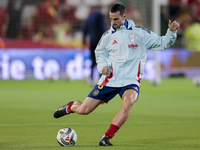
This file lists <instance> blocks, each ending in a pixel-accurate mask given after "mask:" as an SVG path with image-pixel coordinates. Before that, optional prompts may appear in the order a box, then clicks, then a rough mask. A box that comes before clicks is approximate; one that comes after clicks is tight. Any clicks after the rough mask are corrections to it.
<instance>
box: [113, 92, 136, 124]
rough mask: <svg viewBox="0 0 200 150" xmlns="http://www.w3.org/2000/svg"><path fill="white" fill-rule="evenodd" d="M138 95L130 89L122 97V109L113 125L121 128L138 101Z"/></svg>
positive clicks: (114, 119)
mask: <svg viewBox="0 0 200 150" xmlns="http://www.w3.org/2000/svg"><path fill="white" fill-rule="evenodd" d="M137 98H138V93H137V92H136V91H135V90H132V89H128V90H126V91H125V92H124V94H123V96H122V100H123V104H122V108H121V109H120V110H119V111H118V113H117V114H116V115H115V117H114V118H113V120H112V124H114V125H116V126H118V127H121V126H122V125H123V124H124V123H125V122H126V120H127V119H128V117H129V114H130V112H131V108H132V106H133V104H134V103H135V102H136V101H137Z"/></svg>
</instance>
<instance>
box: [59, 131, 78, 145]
mask: <svg viewBox="0 0 200 150" xmlns="http://www.w3.org/2000/svg"><path fill="white" fill-rule="evenodd" d="M56 139H57V141H58V143H59V144H60V145H61V146H73V145H74V144H75V143H76V141H77V134H76V132H75V131H74V130H73V129H72V128H63V129H60V130H59V131H58V134H57V137H56Z"/></svg>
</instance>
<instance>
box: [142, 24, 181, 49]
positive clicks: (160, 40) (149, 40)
mask: <svg viewBox="0 0 200 150" xmlns="http://www.w3.org/2000/svg"><path fill="white" fill-rule="evenodd" d="M168 27H169V28H168V30H167V32H166V34H165V36H158V35H157V34H155V33H154V32H152V31H151V32H150V33H149V34H148V33H144V34H145V35H144V39H145V43H146V47H147V49H150V50H164V49H166V48H169V47H170V46H172V45H173V44H174V43H175V41H176V38H177V29H178V28H179V27H180V25H179V23H178V22H177V21H173V22H171V20H169V24H168Z"/></svg>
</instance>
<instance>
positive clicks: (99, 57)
mask: <svg viewBox="0 0 200 150" xmlns="http://www.w3.org/2000/svg"><path fill="white" fill-rule="evenodd" d="M109 16H110V21H111V27H110V29H109V30H108V31H106V32H105V33H104V34H103V35H102V38H101V39H100V41H99V43H98V46H97V48H96V50H95V55H96V61H97V68H98V71H99V72H100V73H101V74H102V76H101V78H100V79H99V82H98V84H97V85H96V86H95V87H94V89H93V90H92V91H91V93H90V94H89V95H88V96H87V97H86V99H85V100H84V102H83V103H82V102H81V101H75V102H69V103H68V104H66V105H64V106H61V107H59V108H58V109H57V110H56V111H55V113H54V117H55V118H59V117H61V116H64V115H67V114H71V113H77V114H80V115H87V114H89V113H91V112H92V111H93V110H94V109H95V108H96V107H97V106H98V105H99V104H101V103H108V102H109V100H111V99H112V98H113V97H115V95H117V94H119V95H120V97H121V98H122V101H123V103H122V108H121V109H120V110H119V111H118V112H117V114H116V115H115V116H114V118H113V120H112V122H111V125H110V127H109V129H108V130H107V131H106V132H105V134H104V136H103V137H102V139H101V140H100V142H99V145H100V146H113V144H111V143H110V139H111V138H113V137H114V135H115V133H116V132H117V131H118V130H119V129H120V127H121V126H122V125H123V124H124V123H125V122H126V120H127V119H128V117H129V114H130V111H131V108H132V106H133V104H134V103H135V102H136V101H137V99H138V95H139V91H140V81H141V79H142V78H143V68H144V65H145V62H146V58H147V50H164V49H166V48H168V47H170V46H171V45H172V44H173V43H174V42H175V40H176V36H177V34H176V32H177V29H178V28H179V26H180V25H179V23H178V22H176V21H173V22H171V21H170V20H169V24H168V26H169V29H168V30H167V33H166V34H165V36H162V37H160V36H157V35H156V34H155V33H153V32H152V31H150V30H148V29H146V28H145V27H142V26H138V25H135V24H134V22H133V21H131V20H128V19H126V9H125V7H124V6H123V5H121V4H114V5H113V6H112V7H111V9H110V12H109Z"/></svg>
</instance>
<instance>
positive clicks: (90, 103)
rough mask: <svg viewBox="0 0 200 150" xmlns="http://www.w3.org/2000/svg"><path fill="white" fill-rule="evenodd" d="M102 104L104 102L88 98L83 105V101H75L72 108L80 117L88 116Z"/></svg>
mask: <svg viewBox="0 0 200 150" xmlns="http://www.w3.org/2000/svg"><path fill="white" fill-rule="evenodd" d="M101 102H103V101H101V100H96V99H93V98H91V97H87V98H86V99H85V101H84V102H83V103H82V102H81V101H75V102H74V104H73V105H72V106H71V111H72V112H75V113H77V114H80V115H87V114H89V113H91V112H92V111H93V110H94V109H95V108H96V107H97V106H99V104H101Z"/></svg>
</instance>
